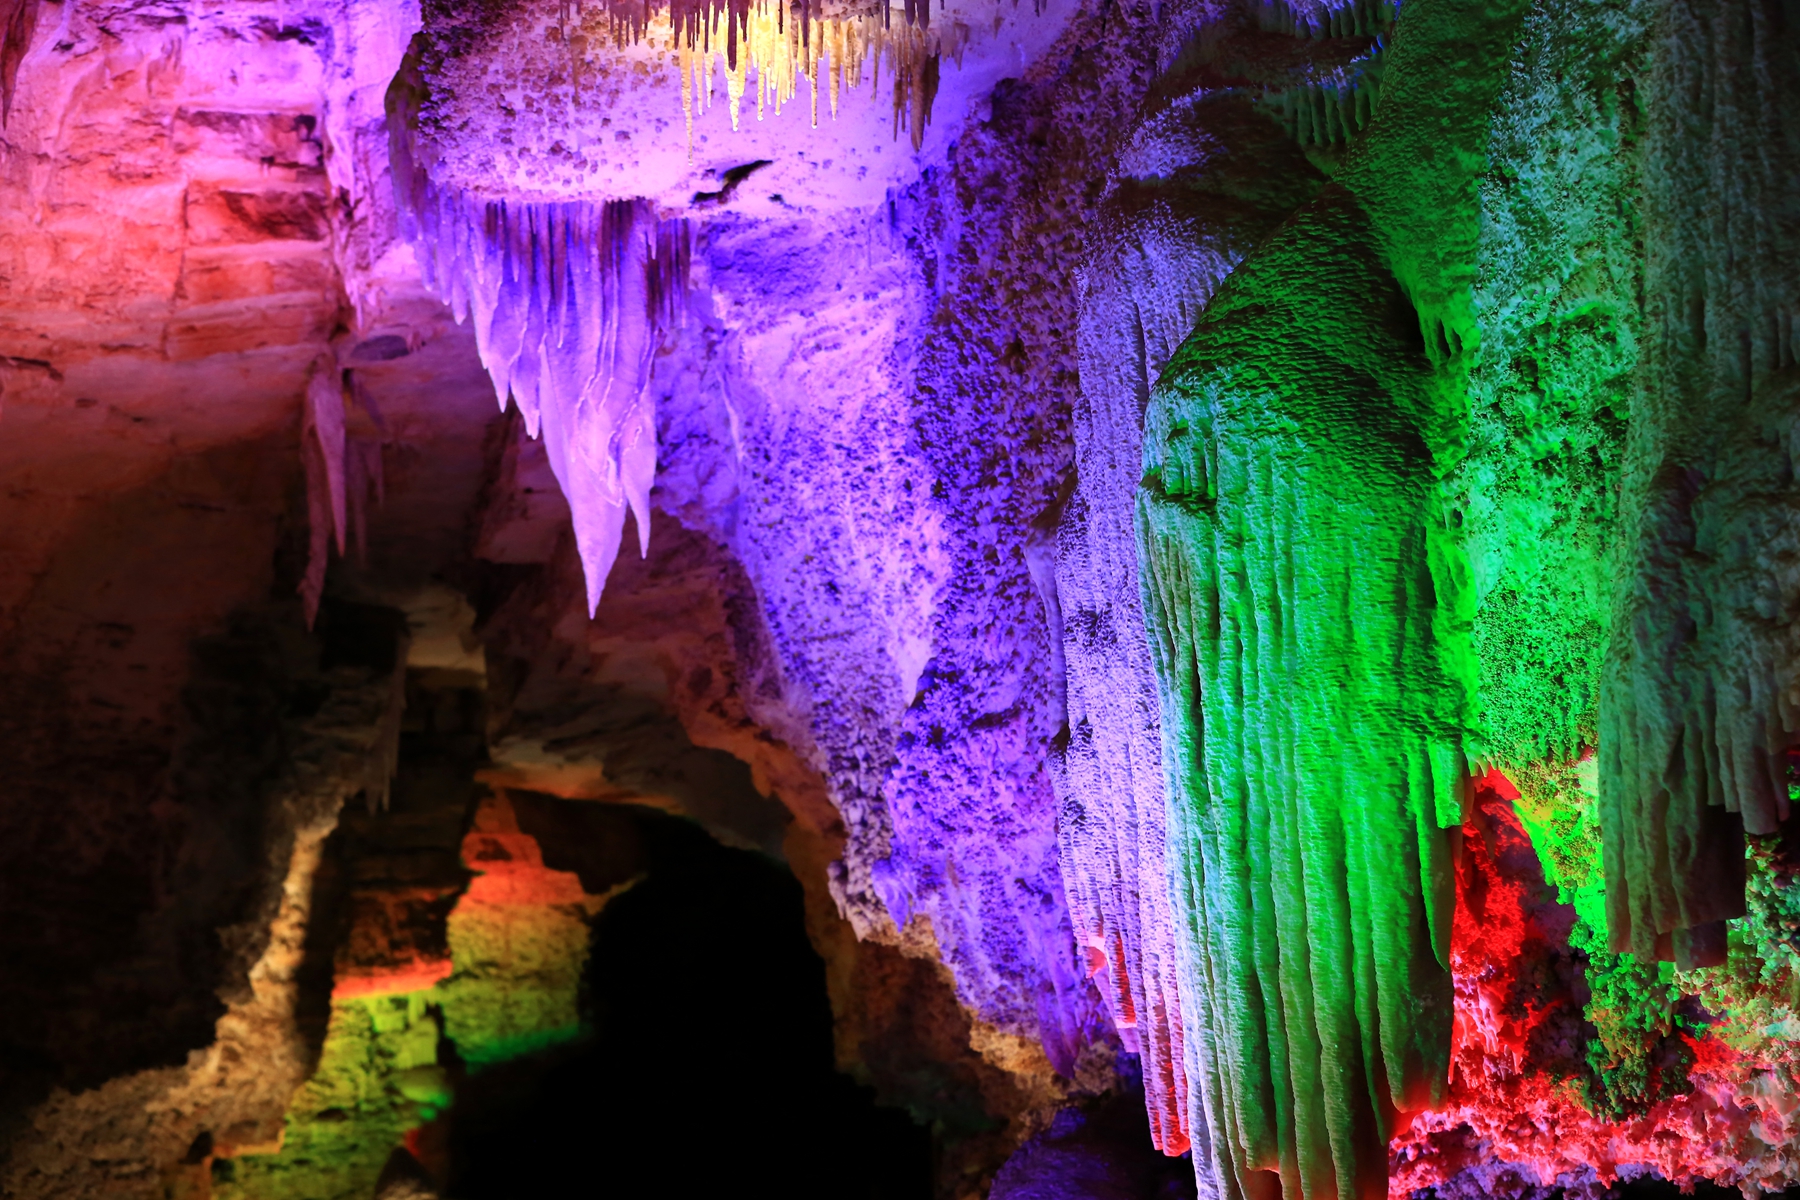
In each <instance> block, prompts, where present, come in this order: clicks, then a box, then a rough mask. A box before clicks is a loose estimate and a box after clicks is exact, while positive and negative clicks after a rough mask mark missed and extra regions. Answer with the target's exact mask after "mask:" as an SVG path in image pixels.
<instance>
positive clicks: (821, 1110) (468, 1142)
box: [441, 794, 932, 1200]
mask: <svg viewBox="0 0 1800 1200" xmlns="http://www.w3.org/2000/svg"><path fill="white" fill-rule="evenodd" d="M513 800H514V806H515V810H516V812H517V814H518V820H519V825H520V828H521V829H522V830H523V831H524V832H527V833H529V834H531V835H532V836H533V837H535V838H536V839H537V840H538V842H539V844H540V845H541V846H542V848H543V853H544V861H545V863H546V865H548V866H551V867H554V868H557V869H560V870H573V871H576V872H578V873H579V874H580V875H581V877H582V883H583V886H584V887H585V888H586V889H587V890H588V891H590V892H600V891H605V890H606V889H608V888H610V887H612V886H615V885H616V884H618V883H620V882H622V881H623V880H626V879H630V878H633V877H634V876H639V875H641V876H642V878H641V881H640V882H638V883H637V884H636V885H635V886H633V887H632V888H631V889H630V890H629V891H627V892H625V893H624V894H623V895H621V896H619V897H618V898H616V899H614V900H613V901H612V902H611V903H610V904H609V905H608V906H607V908H606V909H605V911H604V912H602V913H601V915H600V916H599V917H598V918H597V920H596V922H595V927H594V939H593V949H592V954H591V956H590V958H589V962H588V968H587V973H586V978H585V984H584V992H585V994H584V1008H585V1010H586V1016H587V1018H588V1020H589V1021H590V1022H591V1024H592V1033H591V1035H590V1036H589V1037H588V1038H587V1039H586V1040H584V1041H583V1042H582V1043H581V1044H579V1045H578V1046H575V1047H571V1048H567V1049H565V1050H563V1051H561V1052H558V1053H554V1054H549V1055H539V1056H535V1057H533V1058H530V1059H525V1060H520V1061H517V1062H514V1063H511V1064H508V1065H506V1066H503V1067H497V1068H492V1069H489V1070H487V1071H484V1072H481V1073H480V1074H476V1075H472V1076H470V1077H469V1078H467V1079H466V1080H464V1081H463V1082H462V1084H461V1085H460V1086H459V1088H458V1090H457V1095H458V1101H457V1107H456V1109H455V1111H454V1112H453V1113H452V1114H451V1115H450V1117H449V1119H448V1121H447V1128H445V1129H444V1130H442V1133H441V1136H443V1137H444V1139H445V1143H446V1144H447V1147H448V1165H449V1185H448V1188H447V1194H448V1195H449V1196H452V1197H457V1198H459V1200H513V1198H518V1200H524V1198H526V1197H542V1196H558V1197H565V1196H566V1197H585V1196H596V1197H598V1196H606V1197H639V1196H642V1197H666V1196H687V1195H694V1196H699V1195H716V1196H748V1195H779V1196H784V1197H812V1196H817V1197H834V1198H844V1200H853V1198H854V1200H862V1198H865V1197H866V1198H868V1200H902V1198H906V1200H912V1198H914V1197H917V1198H919V1200H925V1198H926V1197H929V1196H930V1195H931V1190H932V1151H931V1141H930V1134H929V1132H928V1131H927V1130H925V1129H923V1128H921V1127H919V1126H917V1125H915V1124H913V1123H912V1121H911V1120H909V1119H908V1118H907V1116H906V1115H905V1114H904V1113H902V1112H899V1111H897V1110H893V1109H884V1108H880V1107H878V1106H877V1105H876V1104H875V1102H874V1098H873V1094H872V1093H871V1092H870V1091H868V1090H867V1089H864V1088H859V1087H858V1086H856V1084H854V1083H853V1082H852V1081H851V1080H850V1079H848V1078H847V1077H845V1076H843V1075H840V1074H838V1073H837V1072H836V1070H835V1069H834V1065H833V1058H832V1025H831V1022H832V1017H831V1010H830V1006H829V1003H828V1001H827V998H826V991H825V970H824V964H823V963H822V962H821V961H820V960H819V958H818V956H817V955H816V954H815V953H814V951H813V948H812V946H811V944H810V943H809V942H808V941H807V937H806V932H805V927H804V924H803V906H802V895H801V889H800V885H799V884H798V882H797V881H796V880H795V879H794V877H793V875H792V874H791V873H790V872H788V871H787V870H785V869H783V868H782V867H781V866H780V865H778V864H777V863H775V862H773V861H772V860H770V859H768V858H767V857H765V856H763V855H760V854H756V853H752V852H749V851H742V850H733V849H729V848H726V847H724V846H721V845H719V844H718V843H717V842H715V841H713V840H712V839H711V838H710V837H708V836H707V835H706V834H705V833H704V832H703V831H702V830H701V829H700V828H699V827H698V826H696V825H694V824H691V823H690V822H687V821H682V820H679V819H675V818H671V817H668V816H665V815H663V814H660V813H656V812H652V811H649V810H644V809H628V808H622V807H618V806H610V805H597V804H591V803H580V802H568V801H557V800H549V799H545V798H539V797H531V796H524V795H517V794H515V795H514V797H513Z"/></svg>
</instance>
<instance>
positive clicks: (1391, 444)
mask: <svg viewBox="0 0 1800 1200" xmlns="http://www.w3.org/2000/svg"><path fill="white" fill-rule="evenodd" d="M1368 228H1369V218H1368V215H1367V214H1366V213H1365V212H1364V211H1362V210H1361V209H1360V208H1359V207H1358V206H1357V204H1356V203H1355V202H1354V201H1353V200H1352V199H1350V198H1349V196H1348V195H1347V194H1345V193H1344V192H1342V191H1333V192H1328V193H1327V195H1326V197H1325V198H1321V200H1320V201H1319V202H1317V203H1316V204H1315V205H1313V206H1312V207H1310V208H1308V209H1306V210H1304V211H1303V212H1302V213H1301V214H1300V215H1299V216H1298V217H1296V218H1295V219H1294V220H1292V221H1290V222H1289V223H1288V224H1286V225H1284V226H1283V227H1282V230H1281V231H1280V232H1279V233H1278V234H1277V235H1276V236H1275V237H1274V239H1273V240H1272V241H1271V242H1270V243H1268V244H1267V245H1266V246H1265V247H1263V248H1262V249H1261V250H1260V251H1259V252H1258V253H1257V254H1256V255H1254V256H1252V257H1251V258H1250V259H1248V260H1246V262H1245V263H1244V265H1243V266H1241V267H1240V268H1239V269H1238V270H1237V271H1236V272H1235V273H1234V274H1233V275H1232V276H1231V278H1229V279H1228V280H1227V281H1226V283H1225V285H1224V286H1223V287H1222V288H1221V289H1220V291H1219V292H1218V294H1217V295H1216V296H1215V297H1214V299H1213V301H1212V303H1211V305H1210V306H1209V307H1208V310H1207V314H1206V315H1205V316H1204V317H1203V318H1202V319H1201V322H1200V324H1199V325H1198V327H1197V328H1196V330H1195V331H1194V333H1193V334H1192V335H1191V336H1190V337H1189V339H1188V341H1187V342H1186V343H1185V344H1184V345H1183V347H1182V349H1181V350H1180V351H1179V352H1178V353H1177V355H1176V356H1175V358H1174V360H1173V361H1172V362H1171V364H1170V366H1169V368H1168V369H1167V370H1166V371H1165V373H1164V376H1163V379H1162V381H1161V383H1160V384H1159V386H1158V387H1157V389H1156V391H1155V392H1154V393H1153V395H1152V398H1151V404H1150V410H1149V412H1148V413H1147V414H1146V418H1145V426H1144V467H1145V482H1144V485H1143V488H1142V490H1141V491H1140V493H1139V510H1138V529H1139V539H1140V558H1141V561H1142V563H1143V570H1144V575H1145V583H1144V596H1145V616H1146V623H1147V625H1148V627H1149V632H1150V646H1151V651H1152V655H1153V657H1154V659H1155V662H1156V669H1157V674H1158V678H1159V684H1160V691H1161V695H1162V728H1163V758H1164V763H1165V768H1166V772H1167V780H1168V787H1169V846H1170V854H1171V856H1172V858H1173V863H1172V874H1173V877H1174V880H1173V887H1174V902H1175V906H1176V910H1177V913H1178V915H1179V916H1180V918H1181V920H1182V927H1183V928H1184V929H1185V930H1187V931H1188V936H1187V938H1186V941H1187V943H1188V944H1187V947H1186V949H1187V955H1186V958H1185V961H1184V962H1183V964H1182V966H1183V970H1184V971H1185V972H1186V973H1187V978H1186V980H1185V984H1184V989H1183V1007H1184V1009H1187V1008H1190V1007H1191V1009H1192V1011H1193V1012H1194V1013H1195V1014H1196V1015H1197V1016H1199V1017H1201V1018H1202V1019H1200V1020H1195V1021H1192V1022H1191V1025H1190V1028H1189V1030H1188V1037H1187V1047H1188V1052H1189V1063H1190V1075H1191V1076H1192V1078H1193V1080H1194V1083H1195V1086H1196V1091H1197V1092H1198V1093H1199V1096H1200V1101H1201V1104H1202V1107H1203V1109H1204V1112H1205V1116H1206V1119H1207V1123H1208V1125H1209V1126H1210V1127H1211V1130H1212V1146H1213V1153H1214V1156H1215V1170H1216V1171H1217V1174H1218V1177H1219V1179H1220V1181H1221V1185H1222V1186H1223V1187H1225V1188H1226V1189H1227V1191H1228V1192H1229V1193H1230V1194H1232V1195H1240V1194H1245V1195H1251V1196H1260V1195H1266V1194H1268V1193H1267V1190H1266V1188H1265V1186H1264V1185H1262V1184H1260V1183H1259V1182H1258V1176H1257V1175H1256V1172H1259V1171H1273V1172H1276V1173H1278V1174H1279V1176H1280V1184H1281V1194H1282V1195H1284V1196H1287V1197H1291V1198H1294V1200H1299V1198H1303V1197H1304V1198H1307V1200H1324V1198H1326V1197H1345V1198H1346V1200H1347V1198H1348V1197H1350V1196H1352V1195H1355V1196H1363V1197H1376V1196H1384V1195H1385V1194H1386V1186H1387V1155H1386V1141H1387V1137H1388V1135H1389V1133H1390V1132H1391V1130H1392V1128H1393V1126H1392V1120H1393V1117H1394V1114H1395V1113H1396V1112H1409V1111H1414V1110H1417V1109H1420V1108H1422V1107H1425V1106H1428V1105H1429V1104H1431V1103H1433V1102H1435V1101H1436V1100H1437V1099H1439V1098H1440V1097H1441V1095H1442V1091H1443V1088H1444V1085H1445V1067H1446V1061H1447V1056H1448V1051H1449V1022H1450V1010H1451V1006H1450V979H1449V975H1448V970H1447V965H1448V957H1447V946H1448V939H1449V936H1450V914H1451V909H1452V904H1453V895H1452V869H1451V861H1452V849H1453V839H1454V838H1455V837H1456V834H1455V832H1454V831H1453V830H1451V829H1450V827H1452V826H1456V825H1459V824H1460V822H1461V820H1462V805H1463V802H1464V793H1465V790H1466V784H1467V765H1466V760H1465V758H1464V739H1465V736H1466V734H1467V732H1468V730H1469V727H1470V724H1471V718H1472V707H1473V697H1472V696H1471V695H1470V694H1469V692H1468V689H1467V687H1466V673H1465V671H1464V669H1463V664H1462V662H1461V661H1460V660H1461V659H1462V658H1463V657H1465V656H1466V654H1467V652H1468V650H1467V644H1466V643H1467V640H1468V631H1467V626H1466V623H1465V622H1463V621H1461V620H1459V614H1462V613H1463V612H1464V610H1465V609H1466V607H1467V605H1468V597H1467V591H1468V582H1467V579H1466V577H1465V575H1464V573H1463V572H1460V571H1459V570H1458V569H1457V561H1458V560H1457V559H1456V557H1455V555H1454V554H1452V553H1451V552H1450V547H1448V546H1447V544H1446V543H1447V540H1448V538H1449V536H1450V535H1449V533H1448V532H1447V530H1446V523H1445V521H1444V520H1443V514H1442V513H1441V512H1440V511H1439V498H1438V496H1439V494H1438V491H1437V488H1436V485H1435V480H1434V475H1433V462H1432V455H1431V454H1430V452H1429V449H1428V443H1427V439H1426V437H1425V435H1424V432H1423V431H1422V429H1421V415H1422V414H1424V413H1425V412H1427V411H1428V407H1429V406H1428V403H1427V397H1428V396H1429V394H1430V389H1431V369H1430V365H1429V363H1428V362H1427V361H1426V360H1425V358H1424V356H1423V355H1422V354H1421V353H1420V352H1419V349H1418V347H1417V344H1416V341H1413V340H1411V335H1410V331H1409V330H1408V329H1407V328H1406V324H1405V322H1406V321H1408V320H1409V319H1410V316H1411V314H1410V307H1409V306H1407V305H1406V304H1405V302H1404V300H1403V299H1402V298H1401V294H1400V292H1399V289H1398V287H1397V286H1396V284H1395V281H1394V279H1393V277H1392V276H1391V275H1390V274H1389V273H1388V271H1387V270H1386V268H1385V267H1384V266H1382V265H1381V259H1380V256H1379V255H1378V253H1377V252H1376V251H1375V250H1374V249H1373V248H1372V246H1371V245H1370V237H1369V232H1368ZM1321 247H1328V248H1329V249H1328V250H1326V251H1324V252H1323V253H1322V252H1321ZM1384 313H1386V314H1390V315H1389V316H1388V317H1387V318H1385V319H1383V318H1382V317H1381V315H1380V314H1384ZM1372 318H1373V319H1372ZM1190 994H1191V995H1192V997H1193V1003H1192V1005H1190V1004H1189V1003H1188V996H1189V995H1190Z"/></svg>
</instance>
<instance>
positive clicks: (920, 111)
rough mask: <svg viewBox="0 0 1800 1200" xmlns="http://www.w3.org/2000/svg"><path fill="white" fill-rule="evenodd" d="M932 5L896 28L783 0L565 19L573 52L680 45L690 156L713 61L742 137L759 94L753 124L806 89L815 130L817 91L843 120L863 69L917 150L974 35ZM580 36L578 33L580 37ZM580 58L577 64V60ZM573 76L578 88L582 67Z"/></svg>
mask: <svg viewBox="0 0 1800 1200" xmlns="http://www.w3.org/2000/svg"><path fill="white" fill-rule="evenodd" d="M929 8H930V6H929V5H928V4H921V5H918V6H917V7H912V6H908V8H907V9H906V15H905V18H904V19H903V20H901V21H898V22H896V21H893V20H892V19H891V17H890V15H889V12H888V10H887V9H886V8H885V7H871V8H867V9H865V10H864V11H861V12H857V11H851V12H848V13H840V14H838V15H832V16H827V15H826V14H825V13H824V12H823V11H816V10H815V9H814V8H813V7H812V6H811V5H809V4H802V5H800V6H798V7H797V8H795V9H793V10H791V11H790V6H789V5H787V4H786V3H783V2H782V0H727V2H726V3H716V2H714V0H704V2H701V3H694V2H693V0H669V2H668V4H667V5H666V7H661V8H659V7H658V6H656V5H648V4H643V3H639V2H637V0H627V2H622V3H614V4H611V5H605V6H599V7H596V8H594V9H592V10H590V11H589V12H588V13H586V14H581V13H571V12H568V11H566V10H565V12H564V14H563V21H562V26H563V30H564V32H563V35H562V36H563V37H564V39H565V41H567V42H569V44H571V45H573V44H574V39H575V38H577V37H579V38H581V39H582V44H583V45H584V46H594V45H611V46H613V47H615V48H622V47H625V46H630V45H636V44H640V43H644V42H650V43H653V44H657V43H659V44H662V45H665V46H671V45H672V46H673V48H674V49H675V51H676V62H677V69H678V70H679V71H680V72H681V76H682V83H681V104H682V113H683V117H684V122H685V125H686V130H687V143H688V146H689V148H690V151H691V149H692V146H693V119H694V113H695V111H696V109H699V110H701V111H704V109H705V108H706V106H707V105H708V103H709V102H710V99H711V91H712V87H711V83H712V77H713V70H714V60H715V57H716V58H719V59H722V60H723V61H722V64H721V65H723V67H724V68H725V91H726V100H727V103H728V105H729V106H730V110H731V127H732V128H733V129H736V128H737V127H738V124H739V121H740V119H741V116H742V112H741V110H742V106H743V102H744V97H745V96H746V95H754V98H755V101H756V118H757V120H759V121H760V120H762V119H763V114H764V110H765V108H773V109H774V111H775V113H776V114H777V115H780V113H781V110H782V106H783V105H785V104H788V103H790V102H791V101H792V100H793V99H794V98H795V96H797V95H798V94H799V89H800V83H801V81H802V80H805V81H806V82H807V83H808V84H809V90H810V93H811V101H810V103H811V109H812V124H813V125H814V127H817V125H818V123H819V91H820V89H821V88H824V89H826V90H827V91H828V93H829V96H830V112H831V115H832V117H834V118H835V117H836V116H837V110H838V97H839V94H840V92H841V90H842V89H843V88H845V87H848V88H850V89H852V90H854V89H855V88H857V87H859V86H861V82H862V78H863V72H864V69H865V66H866V67H867V68H868V70H869V73H870V82H871V84H874V85H879V82H880V76H881V74H882V72H883V70H884V64H885V71H886V73H887V74H888V76H889V77H890V78H891V79H892V81H893V87H894V93H893V97H894V126H895V133H896V136H898V131H899V130H900V129H903V128H904V129H906V130H907V132H908V133H909V135H910V136H911V138H912V142H913V147H914V148H915V149H917V148H918V146H919V145H920V143H921V142H922V140H923V138H924V130H925V127H926V125H927V124H928V123H929V121H930V118H931V102H932V98H933V96H934V95H935V93H936V91H937V72H938V68H939V63H940V61H941V58H942V56H943V55H946V54H948V55H950V56H952V57H955V58H958V59H960V56H961V54H962V51H963V48H964V46H965V44H966V42H967V39H968V36H969V29H968V27H967V26H966V25H963V24H961V23H955V22H953V23H950V24H948V25H946V24H944V23H943V22H940V23H939V24H937V25H935V26H933V25H932V24H931V21H930V15H929ZM577 29H578V30H580V31H581V32H579V33H576V32H575V31H576V30H577ZM578 57H579V56H578ZM575 77H576V78H577V79H579V77H580V70H579V62H578V63H577V70H576V71H575Z"/></svg>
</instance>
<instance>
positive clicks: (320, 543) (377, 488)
mask: <svg viewBox="0 0 1800 1200" xmlns="http://www.w3.org/2000/svg"><path fill="white" fill-rule="evenodd" d="M346 392H348V393H349V394H350V396H351V397H352V399H353V400H354V401H355V403H356V404H357V405H358V406H359V407H360V408H361V409H362V410H363V412H364V413H365V414H367V416H368V418H369V422H370V423H372V424H373V425H374V426H375V432H374V434H373V435H370V434H369V433H368V432H367V431H364V432H363V433H357V432H353V431H352V430H351V429H350V412H349V410H348V409H346V407H345V404H344V398H345V393H346ZM383 433H385V429H384V428H383V423H382V420H381V413H380V410H379V409H378V408H376V406H375V401H374V399H373V398H372V397H371V396H370V395H369V394H368V392H367V390H366V389H364V388H363V387H362V385H361V384H360V383H358V382H357V381H356V380H355V378H354V372H351V371H346V370H343V369H342V368H341V367H340V365H339V363H338V359H337V357H336V355H334V354H331V353H329V352H328V353H324V354H321V355H319V356H318V357H317V358H316V359H314V360H313V365H312V369H311V372H310V373H309V375H308V376H307V381H306V397H305V400H304V401H303V405H302V412H301V424H300V461H301V466H302V467H303V468H304V469H305V472H306V507H307V521H308V523H309V526H310V530H309V540H308V544H307V554H306V572H305V574H304V575H303V576H302V577H301V580H300V587H299V591H300V596H301V599H302V602H303V604H304V607H305V612H306V624H307V627H308V628H311V627H312V623H313V619H314V618H315V617H316V616H317V615H318V612H319V601H320V599H321V597H322V596H323V595H324V592H325V567H326V564H327V562H328V561H329V559H330V554H331V547H332V545H333V543H334V542H335V544H336V546H337V552H338V554H339V555H340V556H342V555H343V554H345V553H346V552H347V551H348V549H349V547H351V546H354V547H355V548H356V553H357V557H358V558H359V559H361V558H365V557H366V556H367V553H368V505H369V501H370V500H371V499H372V500H374V501H375V502H376V503H377V504H379V503H380V502H381V501H382V500H383V499H384V497H385V494H386V480H385V479H384V477H383V474H382V466H381V446H382V441H383V438H382V436H380V435H381V434H383Z"/></svg>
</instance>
